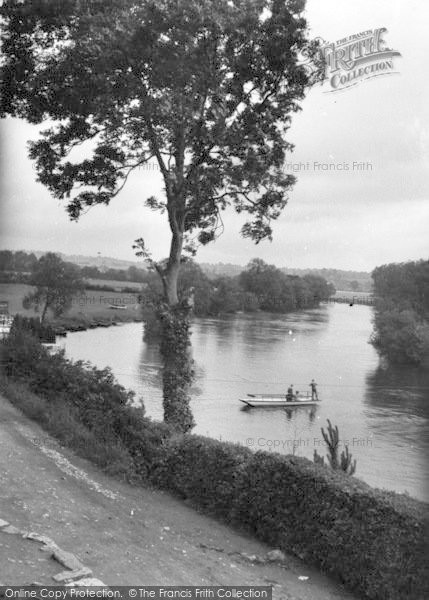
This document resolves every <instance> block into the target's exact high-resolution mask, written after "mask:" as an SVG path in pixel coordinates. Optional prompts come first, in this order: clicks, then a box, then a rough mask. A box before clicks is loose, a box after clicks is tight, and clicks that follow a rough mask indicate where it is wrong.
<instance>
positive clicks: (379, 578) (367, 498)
mask: <svg viewBox="0 0 429 600" xmlns="http://www.w3.org/2000/svg"><path fill="white" fill-rule="evenodd" d="M2 353H3V358H2V362H3V363H4V365H5V366H4V370H5V377H4V378H3V379H2V389H3V392H4V394H5V395H6V396H7V397H8V398H10V400H11V401H12V402H14V403H15V404H16V405H17V406H19V407H20V408H21V409H22V410H23V411H24V412H25V413H26V414H27V415H28V416H30V417H31V418H33V419H35V420H37V421H38V422H39V423H40V424H41V425H42V426H43V427H45V428H46V429H47V430H49V431H50V432H51V433H52V434H53V435H55V436H56V437H57V438H58V439H60V440H61V441H62V442H63V443H64V444H67V445H70V446H71V447H72V448H74V449H75V451H76V452H78V453H79V454H80V455H82V456H85V457H87V458H89V459H91V460H93V461H94V462H96V464H98V465H99V466H100V467H101V468H103V469H105V470H106V471H108V472H110V473H113V474H116V475H120V476H122V477H125V478H127V479H128V480H130V481H134V482H140V483H143V484H147V483H149V484H152V485H155V486H157V487H160V488H162V489H165V490H168V491H170V492H172V493H174V494H176V495H177V496H180V497H181V498H184V499H186V500H188V501H189V502H191V503H192V504H193V505H194V506H195V507H197V508H198V509H200V510H203V511H205V512H207V513H209V514H212V515H214V516H216V517H218V518H220V519H222V520H224V521H225V522H227V523H229V524H233V525H237V526H240V527H241V528H245V529H246V530H247V531H249V532H251V533H252V534H253V535H255V536H256V537H258V538H259V539H261V540H263V541H265V542H268V543H269V544H271V545H273V546H276V547H279V548H281V549H283V550H285V551H287V552H291V551H292V552H294V553H295V554H297V555H298V556H300V557H302V558H304V559H305V560H306V561H308V562H309V563H312V564H315V565H318V566H319V567H320V568H321V569H323V570H324V571H325V572H328V573H330V574H331V575H333V576H335V577H336V578H337V579H339V580H340V581H341V582H342V583H344V584H345V585H347V586H348V587H349V589H351V590H353V591H355V592H357V593H359V594H361V595H364V596H365V597H367V598H370V599H372V600H404V599H405V598H407V599H410V600H412V599H415V600H418V599H422V600H423V598H427V597H429V590H428V589H427V585H428V577H427V567H426V563H425V561H424V556H425V548H426V546H425V532H426V527H427V522H428V521H427V515H428V506H427V505H426V504H424V503H421V502H418V501H417V500H414V499H412V498H409V497H405V496H402V495H398V494H395V493H393V492H391V493H388V492H381V491H378V490H374V489H372V488H371V487H369V486H368V485H366V484H364V483H363V482H361V481H359V480H357V479H355V478H351V477H348V476H347V475H345V474H343V473H340V472H333V471H332V470H330V469H329V468H326V467H323V466H320V465H315V464H313V463H312V462H310V461H308V460H306V459H304V458H300V457H294V456H286V457H285V456H281V455H278V454H275V453H265V452H257V453H254V452H252V451H250V450H248V449H246V448H243V447H241V446H238V445H234V444H228V443H222V442H218V441H216V440H212V439H209V438H204V437H200V436H195V435H185V436H183V435H180V436H179V435H175V434H173V432H172V430H171V429H170V428H169V427H167V426H166V425H165V424H163V423H157V422H153V421H151V420H149V419H147V418H145V417H144V413H143V411H142V410H141V409H135V408H131V407H130V405H129V404H130V401H131V400H132V397H133V395H132V394H131V393H129V392H127V391H126V390H124V388H122V387H121V386H120V385H118V384H117V383H116V382H115V380H114V378H113V377H112V374H111V373H110V371H109V370H102V371H100V370H97V369H94V368H88V366H85V365H84V364H83V363H72V362H71V361H68V360H66V359H65V358H64V357H63V356H62V355H55V356H49V355H48V354H47V353H46V352H45V351H44V349H43V348H42V347H41V346H40V344H38V343H37V342H36V340H34V338H31V337H30V336H28V335H27V334H23V333H22V332H21V333H20V332H17V333H15V334H14V335H13V336H11V337H10V338H9V340H8V341H7V343H5V344H3V346H2Z"/></svg>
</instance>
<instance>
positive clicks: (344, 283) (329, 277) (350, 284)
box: [281, 267, 372, 292]
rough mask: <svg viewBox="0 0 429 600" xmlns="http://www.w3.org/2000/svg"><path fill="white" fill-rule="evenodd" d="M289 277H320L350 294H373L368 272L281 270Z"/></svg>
mask: <svg viewBox="0 0 429 600" xmlns="http://www.w3.org/2000/svg"><path fill="white" fill-rule="evenodd" d="M281 270H282V271H283V272H284V273H286V274H287V275H299V276H300V277H303V276H304V275H320V277H323V278H324V279H326V281H327V282H328V283H332V284H333V285H334V286H335V289H336V290H341V291H350V292H371V291H372V277H371V273H367V272H366V271H343V270H342V269H290V268H287V267H286V268H283V269H281Z"/></svg>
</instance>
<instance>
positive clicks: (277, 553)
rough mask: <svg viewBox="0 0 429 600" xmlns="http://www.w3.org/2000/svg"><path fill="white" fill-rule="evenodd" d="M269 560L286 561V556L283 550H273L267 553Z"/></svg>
mask: <svg viewBox="0 0 429 600" xmlns="http://www.w3.org/2000/svg"><path fill="white" fill-rule="evenodd" d="M267 560H269V561H270V562H275V561H285V560H286V554H285V553H284V552H282V551H281V550H271V551H270V552H267Z"/></svg>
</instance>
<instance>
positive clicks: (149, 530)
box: [0, 397, 356, 600]
mask: <svg viewBox="0 0 429 600" xmlns="http://www.w3.org/2000/svg"><path fill="white" fill-rule="evenodd" d="M0 519H3V520H5V521H8V522H9V523H11V524H12V525H14V526H16V527H18V528H19V529H21V530H25V531H37V532H38V533H41V534H45V535H47V536H49V537H50V538H52V539H53V540H54V541H55V542H56V543H57V544H58V545H59V546H60V547H61V548H62V549H63V550H66V551H69V552H72V553H73V554H74V555H75V556H76V557H77V558H78V559H79V560H80V561H81V562H82V563H83V564H84V565H85V566H87V567H89V568H90V569H92V571H93V574H94V577H97V578H99V579H101V580H102V581H104V582H105V583H106V584H107V585H240V584H241V585H269V584H272V585H274V586H275V587H274V597H275V598H284V599H285V600H289V599H293V600H298V599H299V600H331V599H336V600H338V599H344V600H352V599H353V598H356V596H352V595H350V594H349V593H347V592H346V591H345V590H344V589H343V588H342V587H341V586H339V585H337V584H336V583H333V582H332V581H330V580H329V579H327V578H326V577H324V576H322V575H320V574H319V573H318V572H317V571H316V570H314V569H312V568H308V567H307V566H305V564H304V563H302V562H301V561H299V560H298V559H296V558H294V557H292V556H288V557H286V560H285V561H283V563H270V564H254V563H253V562H252V559H251V558H250V557H252V556H258V557H265V556H266V554H267V552H269V551H270V550H272V548H269V547H268V546H266V545H264V544H261V543H259V542H257V541H255V540H253V539H251V538H249V537H247V536H245V535H242V534H240V533H238V532H236V531H234V530H232V529H230V528H228V527H226V526H224V525H222V524H219V523H218V522H217V521H215V520H213V519H211V518H209V517H207V516H204V515H201V514H199V513H198V512H196V511H195V510H194V509H192V508H190V507H188V506H186V504H185V503H183V502H181V501H179V500H176V499H175V498H173V497H171V496H170V495H168V494H166V493H163V492H160V491H153V490H150V489H145V488H139V487H132V486H129V485H127V484H126V483H122V482H120V481H116V480H114V479H111V478H108V477H106V476H104V475H103V474H102V473H100V472H99V471H98V470H97V469H96V468H95V467H94V466H93V465H91V464H90V463H88V462H87V461H84V460H82V459H80V458H77V457H76V456H74V455H73V454H72V453H71V452H70V451H68V450H66V449H64V448H62V447H60V446H59V445H58V444H57V443H56V442H55V441H54V440H53V439H52V438H50V437H49V436H48V435H47V434H46V433H45V432H44V431H43V430H41V429H40V428H39V427H38V426H37V425H36V424H34V423H33V422H31V421H29V420H28V419H26V418H25V417H23V416H22V415H21V413H19V412H18V411H17V410H16V409H15V408H14V407H13V406H12V405H11V404H10V403H9V402H8V401H7V400H5V399H4V398H1V397H0ZM42 554H43V553H40V551H39V548H38V547H37V544H35V543H34V542H31V541H30V540H27V539H23V538H22V537H21V536H11V535H8V534H7V533H4V532H2V529H0V580H1V581H2V582H3V583H5V584H14V583H15V584H23V583H31V582H32V581H35V580H36V581H41V582H42V583H45V582H46V583H47V582H48V581H50V578H51V577H52V574H53V573H55V572H60V571H62V570H64V569H63V568H62V567H61V566H60V565H57V566H55V565H54V569H53V572H52V564H53V562H54V561H51V562H50V563H49V564H48V562H47V561H46V557H45V556H42ZM242 554H245V555H247V558H246V557H245V556H243V555H242ZM300 576H301V577H303V576H304V577H307V578H308V579H305V580H303V579H299V577H300ZM51 583H52V584H53V583H54V582H53V581H52V582H51Z"/></svg>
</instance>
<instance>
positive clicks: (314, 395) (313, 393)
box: [310, 379, 319, 400]
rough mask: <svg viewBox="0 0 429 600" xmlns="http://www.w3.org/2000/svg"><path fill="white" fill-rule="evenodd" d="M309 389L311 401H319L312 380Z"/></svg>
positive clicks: (315, 385)
mask: <svg viewBox="0 0 429 600" xmlns="http://www.w3.org/2000/svg"><path fill="white" fill-rule="evenodd" d="M310 389H311V399H312V400H319V396H318V395H317V383H316V382H315V381H314V379H312V380H311V383H310Z"/></svg>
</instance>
